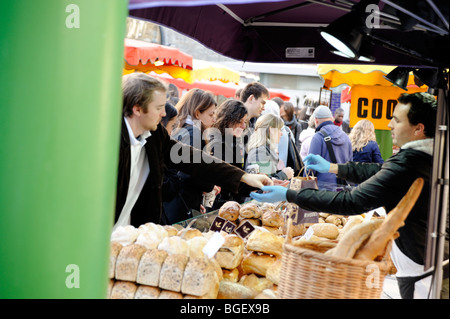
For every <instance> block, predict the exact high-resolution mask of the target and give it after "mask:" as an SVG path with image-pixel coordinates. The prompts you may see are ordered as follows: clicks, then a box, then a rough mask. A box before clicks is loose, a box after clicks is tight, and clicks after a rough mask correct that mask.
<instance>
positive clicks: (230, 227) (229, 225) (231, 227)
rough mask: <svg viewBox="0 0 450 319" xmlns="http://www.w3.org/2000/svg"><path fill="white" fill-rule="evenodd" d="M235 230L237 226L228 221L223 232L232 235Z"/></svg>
mask: <svg viewBox="0 0 450 319" xmlns="http://www.w3.org/2000/svg"><path fill="white" fill-rule="evenodd" d="M235 228H236V225H235V224H233V223H232V222H230V221H229V220H228V221H227V222H226V223H225V225H223V227H222V230H223V231H224V232H226V233H228V234H231V233H232V232H233V230H234V229H235Z"/></svg>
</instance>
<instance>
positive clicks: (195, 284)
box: [181, 258, 219, 296]
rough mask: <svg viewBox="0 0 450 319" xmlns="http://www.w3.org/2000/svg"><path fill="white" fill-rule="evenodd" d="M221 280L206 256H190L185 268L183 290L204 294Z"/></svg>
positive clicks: (185, 292)
mask: <svg viewBox="0 0 450 319" xmlns="http://www.w3.org/2000/svg"><path fill="white" fill-rule="evenodd" d="M218 282H219V278H218V277H217V274H216V271H215V269H214V267H213V265H212V264H211V263H210V262H209V261H208V260H207V259H206V258H189V261H188V263H187V265H186V268H185V269H184V274H183V280H182V283H181V292H182V293H183V294H189V295H194V296H203V295H204V294H206V293H207V292H209V291H210V290H212V289H213V288H214V287H215V286H216V284H217V283H218Z"/></svg>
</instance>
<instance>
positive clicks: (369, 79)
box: [317, 64, 414, 88]
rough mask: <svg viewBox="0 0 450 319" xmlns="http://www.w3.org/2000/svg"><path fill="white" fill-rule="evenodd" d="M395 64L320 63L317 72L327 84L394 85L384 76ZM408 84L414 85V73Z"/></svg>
mask: <svg viewBox="0 0 450 319" xmlns="http://www.w3.org/2000/svg"><path fill="white" fill-rule="evenodd" d="M395 68H396V67H395V66H388V65H365V64H354V65H349V64H319V65H318V66H317V74H318V75H320V76H321V77H322V78H323V79H324V80H325V86H327V87H329V88H333V87H337V86H339V85H341V84H347V85H349V86H355V85H358V84H360V85H384V86H392V83H391V82H389V81H388V80H386V79H384V78H383V75H386V74H388V73H389V72H391V71H392V70H393V69H395ZM408 85H414V75H412V74H411V75H410V76H409V81H408Z"/></svg>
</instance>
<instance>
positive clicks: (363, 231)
mask: <svg viewBox="0 0 450 319" xmlns="http://www.w3.org/2000/svg"><path fill="white" fill-rule="evenodd" d="M382 222H383V220H382V219H372V220H370V221H367V222H363V223H361V224H359V225H357V226H355V227H353V228H352V229H351V230H350V231H349V232H348V233H346V234H345V235H344V236H343V237H342V239H341V240H340V241H339V243H338V244H337V245H336V247H335V248H333V249H332V255H333V256H336V257H343V258H353V256H354V255H355V253H356V251H357V250H358V248H359V247H360V246H361V245H362V244H363V243H364V242H365V241H366V240H367V239H368V238H369V236H370V235H371V234H372V233H373V232H374V231H375V229H377V228H378V227H379V226H380V225H381V223H382Z"/></svg>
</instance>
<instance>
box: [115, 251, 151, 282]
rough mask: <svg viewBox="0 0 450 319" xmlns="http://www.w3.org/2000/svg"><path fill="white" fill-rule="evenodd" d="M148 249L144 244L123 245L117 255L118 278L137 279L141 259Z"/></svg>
mask: <svg viewBox="0 0 450 319" xmlns="http://www.w3.org/2000/svg"><path fill="white" fill-rule="evenodd" d="M146 250H147V249H146V248H145V247H144V246H141V245H137V244H131V245H129V246H125V247H123V248H122V249H121V250H120V253H119V255H118V256H117V261H116V274H115V277H116V279H117V280H127V281H136V276H137V270H138V267H139V261H140V260H141V257H142V255H143V254H144V253H145V251H146Z"/></svg>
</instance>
